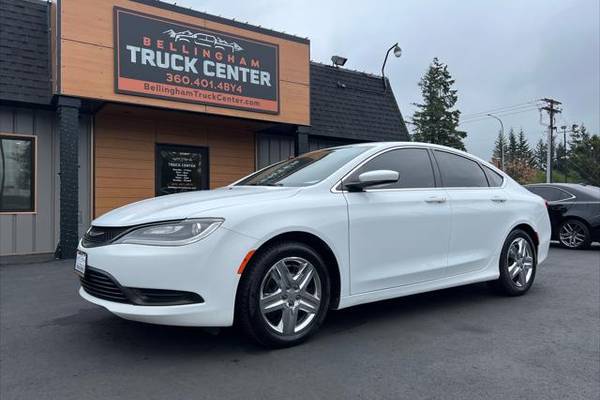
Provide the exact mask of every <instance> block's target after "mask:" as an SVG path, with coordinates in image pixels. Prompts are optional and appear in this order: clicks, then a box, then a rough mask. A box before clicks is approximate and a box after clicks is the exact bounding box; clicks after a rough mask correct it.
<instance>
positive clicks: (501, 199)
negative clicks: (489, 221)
mask: <svg viewBox="0 0 600 400" xmlns="http://www.w3.org/2000/svg"><path fill="white" fill-rule="evenodd" d="M492 201H495V202H496V203H504V202H505V201H506V197H501V196H494V197H492Z"/></svg>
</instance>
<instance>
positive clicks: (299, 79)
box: [60, 0, 310, 125]
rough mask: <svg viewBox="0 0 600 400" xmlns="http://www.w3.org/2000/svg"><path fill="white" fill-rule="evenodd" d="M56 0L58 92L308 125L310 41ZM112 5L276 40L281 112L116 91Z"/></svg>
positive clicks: (122, 1) (123, 0)
mask: <svg viewBox="0 0 600 400" xmlns="http://www.w3.org/2000/svg"><path fill="white" fill-rule="evenodd" d="M60 1H61V7H60V14H61V15H60V21H61V37H60V43H61V66H60V75H61V80H60V81H61V88H60V92H61V93H62V94H65V95H70V96H77V97H84V98H93V99H101V100H108V101H113V102H122V103H131V104H140V105H150V106H156V107H163V108H170V109H177V110H188V111H195V112H200V113H211V114H217V115H229V116H236V117H241V118H249V119H257V120H264V121H276V122H285V123H290V124H299V125H309V124H310V106H309V98H310V72H309V57H310V48H309V44H306V43H299V42H295V41H291V40H286V39H283V38H279V37H274V36H269V35H267V34H264V33H258V32H254V31H250V30H245V29H241V28H237V27H233V26H229V25H225V24H221V23H216V22H213V21H207V20H204V19H202V18H197V17H192V16H189V15H185V14H179V13H175V12H172V11H168V10H164V9H160V8H157V7H152V6H148V5H144V4H140V3H136V2H132V1H129V0H106V1H104V0H103V1H97V0H60ZM115 5H116V6H119V7H123V8H127V9H130V10H136V11H140V12H144V13H147V14H152V15H156V16H161V17H165V18H170V19H173V20H177V21H181V22H186V23H191V24H194V25H197V26H201V27H206V28H209V29H217V30H220V31H224V32H228V33H231V34H235V35H240V36H243V37H246V38H249V39H257V40H262V41H266V42H269V43H275V44H277V45H278V46H279V75H280V77H279V79H280V83H279V87H280V95H279V97H280V113H279V114H278V115H272V114H262V113H257V112H249V111H239V110H233V109H228V108H221V107H214V106H204V105H200V104H191V103H179V102H175V101H170V100H161V99H153V98H148V97H140V96H130V95H125V94H117V93H115V92H114V51H113V6H115ZM90 10H93V12H90Z"/></svg>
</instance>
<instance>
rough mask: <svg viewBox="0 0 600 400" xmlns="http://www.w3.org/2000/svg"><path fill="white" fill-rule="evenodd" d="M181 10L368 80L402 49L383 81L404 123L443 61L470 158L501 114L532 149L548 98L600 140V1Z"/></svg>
mask: <svg viewBox="0 0 600 400" xmlns="http://www.w3.org/2000/svg"><path fill="white" fill-rule="evenodd" d="M177 4H178V5H184V6H191V7H193V8H194V9H196V10H199V11H206V12H208V13H211V14H216V15H221V16H223V17H228V18H235V19H237V20H242V21H248V22H250V23H252V24H255V25H261V26H264V27H267V28H271V29H275V30H279V31H285V32H288V33H293V34H296V35H298V36H302V37H308V38H309V39H310V40H311V58H312V59H313V60H315V61H320V62H324V63H329V59H330V57H331V56H332V55H333V54H338V55H341V56H344V57H347V58H348V63H347V64H346V67H348V68H351V69H356V70H361V71H367V72H372V73H379V71H380V69H381V64H382V61H383V57H384V55H385V51H386V50H387V48H389V47H390V46H391V45H392V44H394V43H395V42H399V44H400V46H401V47H402V49H403V55H402V57H401V58H399V59H395V58H394V59H390V60H389V61H388V66H387V67H386V74H387V76H388V77H389V78H390V80H391V82H392V87H393V89H394V93H395V95H396V98H397V100H398V103H399V105H400V109H401V111H402V113H403V114H404V116H405V118H406V119H407V120H409V119H410V117H411V116H412V113H413V112H414V110H415V107H414V106H413V105H412V103H414V102H419V101H420V99H421V97H420V91H419V88H418V86H417V83H418V81H419V79H420V78H421V76H422V75H423V73H424V72H425V70H426V69H427V67H428V65H429V63H430V62H431V60H432V59H433V57H436V56H437V57H438V58H439V59H440V60H441V61H443V62H445V63H446V64H448V68H449V70H450V72H451V74H452V75H453V77H454V78H455V80H456V83H455V88H456V89H457V90H458V94H459V102H458V107H459V109H460V110H461V111H462V113H463V116H464V118H463V119H464V123H463V125H461V127H462V128H463V129H465V130H467V132H468V138H467V141H466V144H467V149H468V150H469V151H470V152H472V153H474V154H476V155H478V156H481V157H483V158H485V159H489V158H490V155H491V149H492V147H493V142H494V139H495V137H496V135H497V133H498V129H499V124H498V122H497V121H495V120H493V119H491V118H479V119H477V118H476V117H477V116H478V115H485V112H488V111H490V110H497V111H499V113H498V115H500V116H501V118H502V120H503V121H504V125H505V127H506V129H507V130H508V128H509V127H511V126H512V127H514V128H515V129H517V130H518V129H521V128H522V129H523V130H524V131H525V132H526V133H527V136H528V138H529V140H530V142H531V143H532V144H534V143H535V142H537V141H538V139H539V138H541V137H543V135H544V129H545V127H544V125H542V124H540V113H539V112H538V111H537V110H535V107H534V105H533V106H531V107H529V105H530V104H531V103H530V102H532V101H535V100H536V99H540V98H543V97H550V98H554V99H557V100H559V101H561V102H562V103H563V105H562V107H563V112H562V114H560V115H559V116H558V118H557V122H558V126H561V125H569V126H570V125H571V124H573V123H581V122H583V123H585V125H587V126H588V128H590V129H591V130H592V131H593V132H595V133H599V132H600V116H599V114H600V25H599V24H600V22H599V21H600V1H599V0H560V1H557V0H528V1H517V0H514V1H500V0H498V1H477V0H467V1H458V0H453V1H445V0H436V1H433V0H431V1H428V0H412V1H408V0H402V1H394V0H390V1H370V2H365V1H354V0H344V1H326V0H307V1H294V2H292V1H281V0H253V1H243V0H239V1H233V0H230V1H225V2H224V1H222V0H178V2H177ZM512 106H517V107H512ZM511 107H512V108H511ZM546 121H547V117H546V118H545V120H544V121H542V122H546ZM409 128H410V126H409Z"/></svg>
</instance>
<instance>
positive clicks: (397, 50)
mask: <svg viewBox="0 0 600 400" xmlns="http://www.w3.org/2000/svg"><path fill="white" fill-rule="evenodd" d="M392 50H394V56H396V58H398V57H400V56H401V55H402V49H401V48H400V46H398V43H396V44H394V45H393V46H392V47H390V48H389V49H388V51H387V53H385V58H384V59H383V65H382V66H381V79H383V91H384V92H387V89H388V84H387V81H386V79H385V64H386V63H387V59H388V56H389V55H390V51H392Z"/></svg>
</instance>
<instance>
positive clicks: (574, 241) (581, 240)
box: [558, 219, 591, 250]
mask: <svg viewBox="0 0 600 400" xmlns="http://www.w3.org/2000/svg"><path fill="white" fill-rule="evenodd" d="M558 240H559V241H560V244H561V245H562V246H563V247H566V248H569V249H574V250H578V249H585V248H588V247H589V246H590V244H591V235H590V230H589V229H588V227H587V226H586V225H585V224H584V223H583V222H581V221H579V220H577V219H567V220H566V221H563V222H562V223H561V224H560V227H559V228H558Z"/></svg>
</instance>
